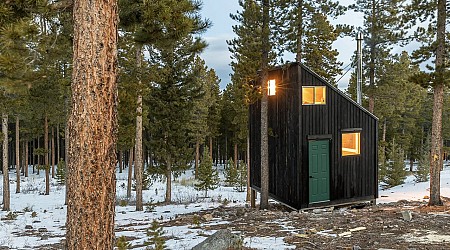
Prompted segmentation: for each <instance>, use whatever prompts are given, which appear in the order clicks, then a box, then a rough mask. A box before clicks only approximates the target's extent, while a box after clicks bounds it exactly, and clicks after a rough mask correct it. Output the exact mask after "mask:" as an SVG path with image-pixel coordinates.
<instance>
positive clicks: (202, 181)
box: [194, 149, 219, 197]
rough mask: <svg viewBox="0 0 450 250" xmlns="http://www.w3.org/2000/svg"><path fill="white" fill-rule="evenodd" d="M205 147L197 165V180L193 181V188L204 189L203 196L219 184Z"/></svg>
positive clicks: (206, 195)
mask: <svg viewBox="0 0 450 250" xmlns="http://www.w3.org/2000/svg"><path fill="white" fill-rule="evenodd" d="M207 152H208V150H207V149H206V150H205V152H204V153H203V157H202V161H201V162H200V165H199V167H198V180H197V183H195V185H194V186H195V189H196V190H199V191H205V197H208V190H214V189H216V188H217V185H218V184H219V173H218V172H217V170H216V169H215V168H214V167H213V162H212V159H211V157H210V156H209V154H208V153H207Z"/></svg>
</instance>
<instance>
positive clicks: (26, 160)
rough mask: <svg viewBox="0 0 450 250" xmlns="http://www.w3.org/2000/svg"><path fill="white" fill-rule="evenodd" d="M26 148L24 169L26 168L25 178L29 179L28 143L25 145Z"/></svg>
mask: <svg viewBox="0 0 450 250" xmlns="http://www.w3.org/2000/svg"><path fill="white" fill-rule="evenodd" d="M24 146H25V155H24V156H23V159H24V160H25V164H24V168H25V177H28V141H26V142H25V143H24Z"/></svg>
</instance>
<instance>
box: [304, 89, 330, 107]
mask: <svg viewBox="0 0 450 250" xmlns="http://www.w3.org/2000/svg"><path fill="white" fill-rule="evenodd" d="M325 103H326V87H325V86H317V87H313V86H307V87H302V104H303V105H310V104H325Z"/></svg>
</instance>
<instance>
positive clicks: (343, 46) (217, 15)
mask: <svg viewBox="0 0 450 250" xmlns="http://www.w3.org/2000/svg"><path fill="white" fill-rule="evenodd" d="M340 2H341V4H343V5H348V4H352V3H354V1H351V0H341V1H340ZM237 10H240V6H239V4H238V1H237V0H203V10H202V16H203V18H208V19H209V20H211V22H212V24H213V26H212V27H211V28H210V29H209V30H208V31H207V32H206V33H204V34H203V38H204V39H205V40H206V41H207V42H208V44H209V46H208V48H207V49H206V50H205V52H204V53H203V54H202V57H203V58H204V59H205V61H206V63H207V65H208V67H210V68H213V69H215V70H216V73H217V74H218V76H219V77H220V79H221V84H220V87H221V88H222V89H224V88H225V86H226V85H227V84H228V83H229V82H230V74H231V73H232V71H231V67H230V62H231V59H230V55H231V54H230V53H229V52H228V45H227V43H226V40H230V39H232V38H233V37H234V36H235V34H234V33H233V31H232V29H231V26H232V25H235V24H236V23H235V22H234V21H233V20H232V19H231V18H230V13H236V11H237ZM333 23H345V24H351V25H354V26H356V27H358V26H362V24H363V18H362V16H361V14H359V13H354V12H351V13H348V14H347V15H345V16H342V17H340V18H339V19H338V20H335V21H333ZM334 48H336V49H337V50H338V52H339V57H338V59H339V60H340V61H341V62H343V63H344V64H343V67H344V66H347V65H348V64H349V63H350V58H351V56H352V54H353V52H354V50H355V49H356V41H355V39H354V38H351V37H346V38H339V39H338V40H337V41H336V42H335V43H334ZM286 59H287V60H289V61H295V57H294V56H293V55H291V56H289V55H288V56H287V58H286ZM349 76H350V72H349V73H347V75H346V76H345V77H343V78H342V79H341V80H340V81H339V88H341V89H345V88H346V87H347V84H348V79H349Z"/></svg>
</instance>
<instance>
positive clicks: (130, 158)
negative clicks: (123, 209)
mask: <svg viewBox="0 0 450 250" xmlns="http://www.w3.org/2000/svg"><path fill="white" fill-rule="evenodd" d="M132 179H133V148H131V149H130V153H129V156H128V183H127V184H128V185H127V197H128V198H131V189H132V187H131V184H132Z"/></svg>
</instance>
